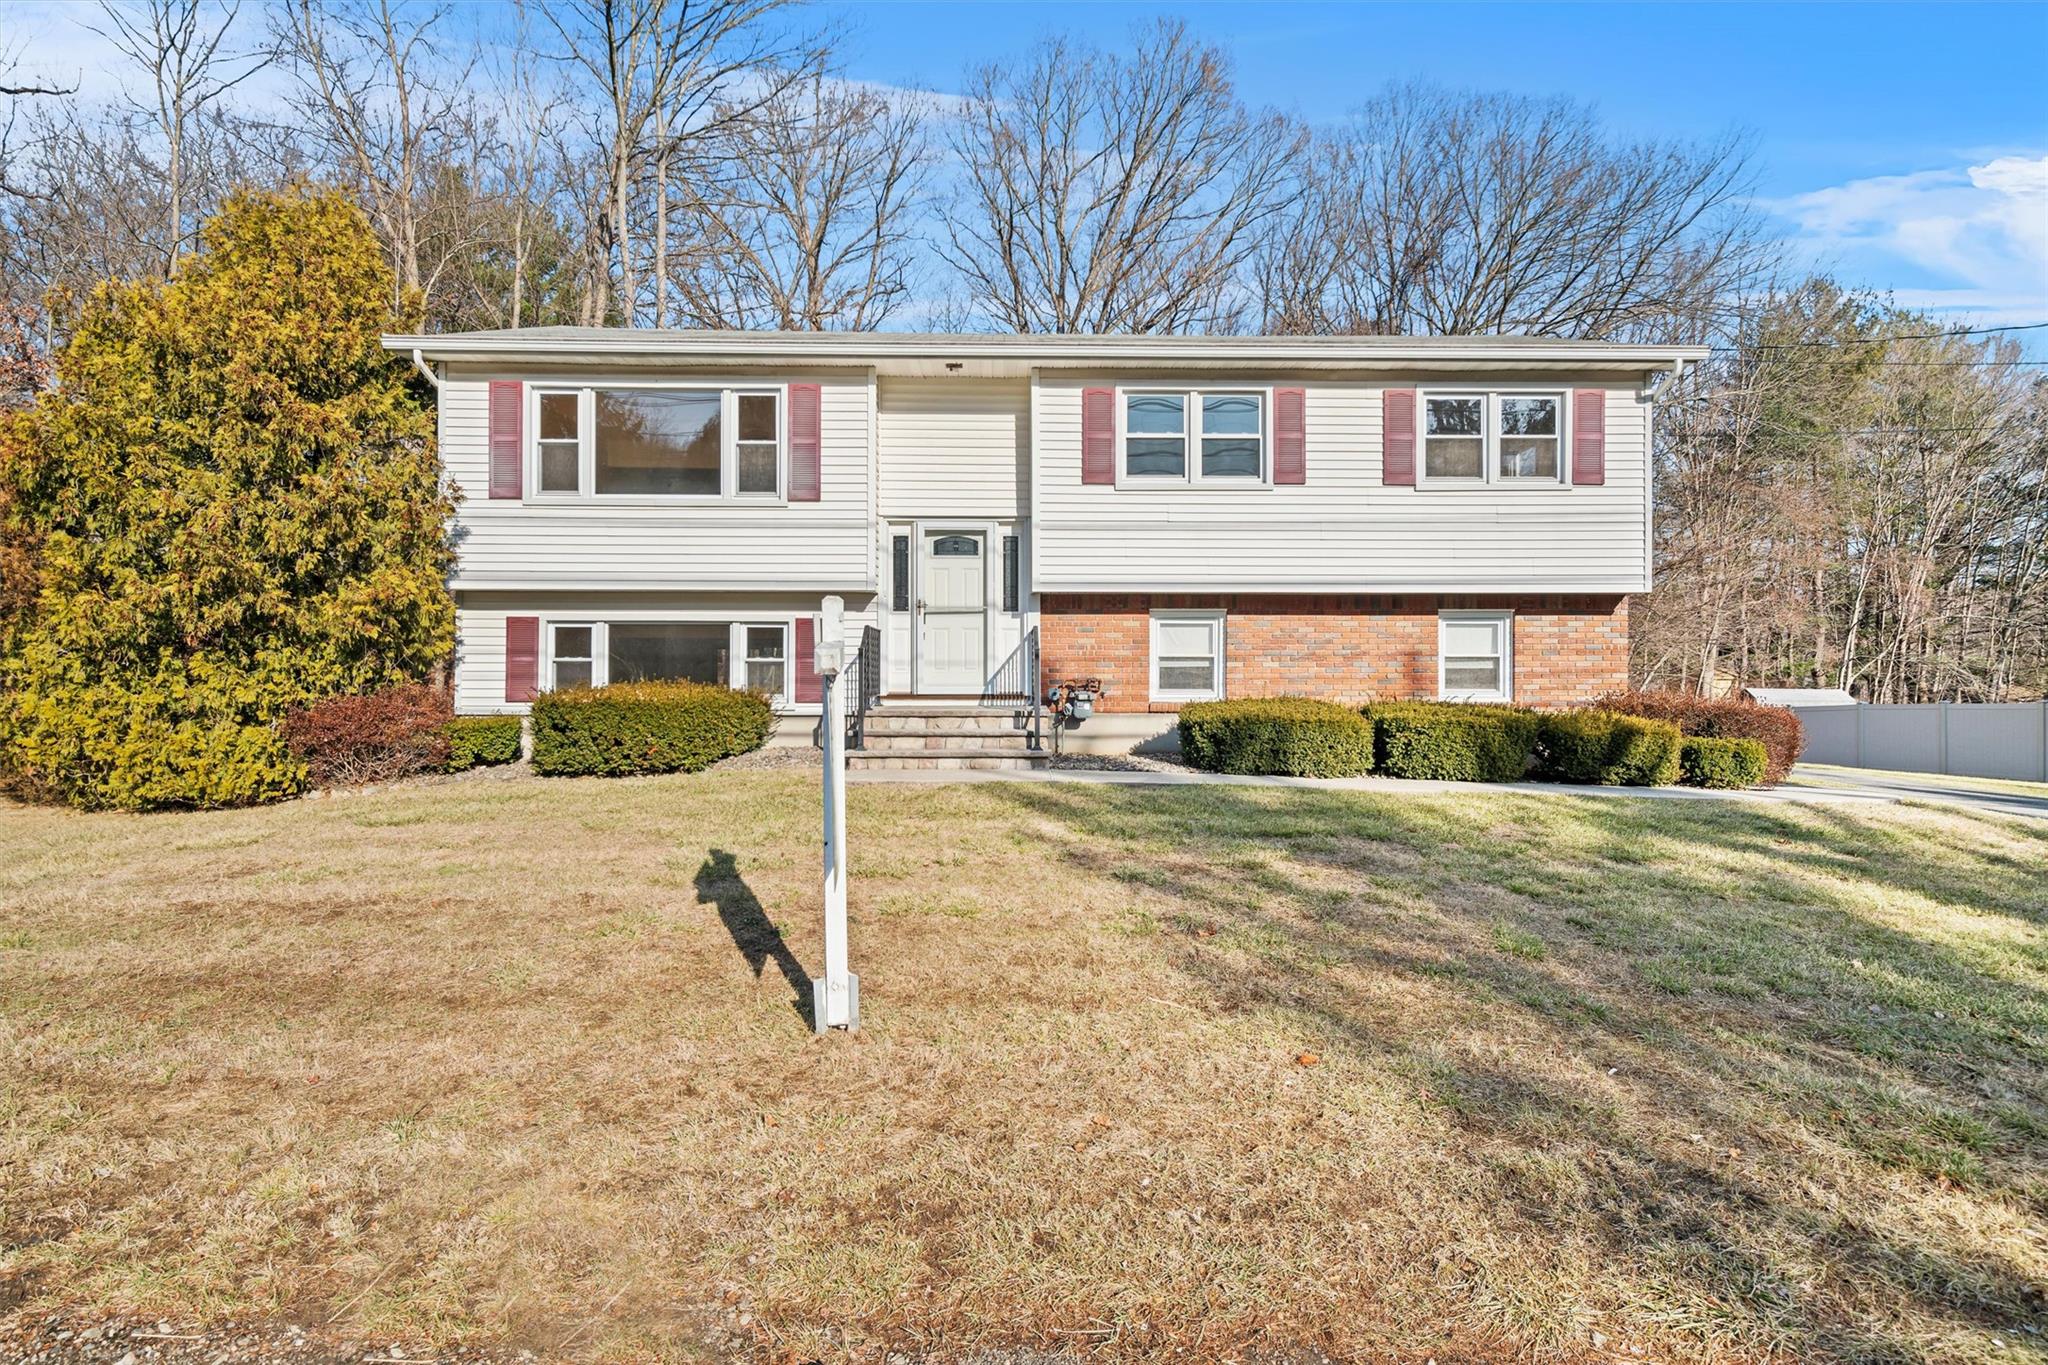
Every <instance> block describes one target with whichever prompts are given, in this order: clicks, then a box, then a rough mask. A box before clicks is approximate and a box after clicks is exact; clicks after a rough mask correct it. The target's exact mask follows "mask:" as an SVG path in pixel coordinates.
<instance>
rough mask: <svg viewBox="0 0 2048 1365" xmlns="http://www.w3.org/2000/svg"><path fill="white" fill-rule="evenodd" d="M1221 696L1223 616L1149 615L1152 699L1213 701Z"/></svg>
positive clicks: (1204, 613) (1210, 613)
mask: <svg viewBox="0 0 2048 1365" xmlns="http://www.w3.org/2000/svg"><path fill="white" fill-rule="evenodd" d="M1222 695H1223V613H1222V612H1220V611H1159V612H1154V613H1152V700H1154V701H1215V700H1217V699H1218V698H1220V697H1221V696H1222Z"/></svg>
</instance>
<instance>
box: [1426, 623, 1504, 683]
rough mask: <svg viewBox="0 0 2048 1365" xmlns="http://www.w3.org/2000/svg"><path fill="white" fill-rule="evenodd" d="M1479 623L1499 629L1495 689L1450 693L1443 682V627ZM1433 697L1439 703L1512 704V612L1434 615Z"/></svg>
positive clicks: (1444, 656) (1444, 658)
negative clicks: (1458, 622)
mask: <svg viewBox="0 0 2048 1365" xmlns="http://www.w3.org/2000/svg"><path fill="white" fill-rule="evenodd" d="M1452 621H1483V622H1487V623H1489V624H1497V625H1499V627H1500V679H1501V683H1502V686H1501V688H1500V689H1499V690H1497V691H1494V690H1480V691H1472V690H1469V689H1468V690H1465V691H1453V690H1451V689H1450V688H1449V687H1447V686H1446V685H1445V683H1444V662H1445V660H1446V658H1447V657H1448V656H1447V655H1446V654H1445V652H1444V625H1445V623H1447V622H1452ZM1436 695H1437V700H1439V701H1484V702H1513V701H1514V699H1515V614H1514V612H1512V611H1439V612H1438V613H1437V614H1436Z"/></svg>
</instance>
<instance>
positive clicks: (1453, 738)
mask: <svg viewBox="0 0 2048 1365" xmlns="http://www.w3.org/2000/svg"><path fill="white" fill-rule="evenodd" d="M1365 718H1366V719H1367V720H1369V721H1371V722H1372V727H1373V736H1374V749H1373V759H1374V763H1375V765H1376V766H1377V768H1378V769H1379V771H1380V773H1381V774H1382V775H1383V776H1386V777H1411V778H1420V779H1423V780H1425V781H1432V782H1518V781H1520V780H1521V779H1522V777H1523V776H1524V775H1525V774H1526V773H1527V771H1528V768H1529V755H1530V753H1531V751H1532V750H1534V748H1535V746H1536V713H1535V712H1533V711H1526V710H1523V709H1522V708H1521V707H1518V706H1486V705H1481V704H1479V703H1476V702H1445V701H1396V702H1375V703H1373V704H1372V705H1370V706H1368V707H1366V708H1365Z"/></svg>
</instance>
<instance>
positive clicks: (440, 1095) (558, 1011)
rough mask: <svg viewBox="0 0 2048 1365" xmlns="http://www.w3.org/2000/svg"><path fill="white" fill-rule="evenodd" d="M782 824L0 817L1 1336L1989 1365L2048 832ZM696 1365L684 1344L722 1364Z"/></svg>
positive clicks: (456, 815)
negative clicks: (832, 998)
mask: <svg viewBox="0 0 2048 1365" xmlns="http://www.w3.org/2000/svg"><path fill="white" fill-rule="evenodd" d="M851 806H852V826H853V831H854V839H855V847H854V854H853V871H854V882H853V931H854V952H855V966H856V969H857V970H858V971H860V972H861V974H862V984H863V994H864V1000H863V1006H864V1009H865V1013H866V1020H865V1023H866V1029H865V1031H864V1032H863V1033H861V1034H860V1035H858V1036H855V1037H844V1036H842V1037H834V1038H828V1039H822V1040H821V1039H817V1038H814V1037H813V1036H812V1034H811V1033H810V1031H809V1028H808V1026H807V1024H806V1022H805V1020H804V1018H803V1017H802V1014H801V1012H800V1008H799V1002H800V999H802V998H806V997H807V987H804V986H803V985H802V982H803V980H804V978H805V977H807V976H808V975H809V973H810V972H812V971H814V970H815V969H816V968H817V966H818V962H819V957H820V950H819V937H820V934H819V925H818V906H819V895H818V891H817V885H816V883H817V868H818V836H817V819H816V814H815V811H816V785H815V781H814V780H812V779H807V778H805V777H803V776H801V775H789V774H773V773H763V774H739V773H712V774H706V775H703V776H699V777H679V778H670V779H648V780H635V781H614V782H604V781H555V782H546V781H540V780H532V779H516V780H475V781H466V782H452V783H445V784H438V785H423V786H418V787H412V788H405V789H398V790H393V791H388V792H384V793H380V794H375V795H364V796H358V797H353V798H348V799H342V800H332V801H325V802H309V803H299V804H295V805H290V806H285V807H279V808H274V809H269V810H256V811H241V812H223V813H212V814H192V815H172V816H157V817H149V818H134V817H123V816H112V815H90V816H88V815H79V814H72V813H66V812H59V811H49V810H40V809H27V808H22V807H5V808H0V1049H4V1053H0V1055H4V1071H0V1312H5V1311H8V1310H11V1311H13V1312H14V1313H15V1314H17V1315H20V1314H27V1313H41V1312H46V1311H50V1310H52V1309H56V1308H75V1307H79V1306H95V1307H98V1308H103V1309H120V1310H124V1311H125V1310H129V1309H136V1310H141V1311H144V1312H148V1313H160V1314H163V1315H166V1316H171V1317H176V1318H179V1319H181V1320H198V1321H205V1320H212V1319H219V1318H224V1317H237V1316H238V1317H247V1316H249V1315H259V1316H265V1317H272V1318H277V1319H280V1320H283V1319H289V1320H294V1321H299V1322H305V1323H311V1324H315V1325H318V1324H322V1323H327V1322H330V1321H332V1322H334V1323H336V1324H337V1325H338V1326H339V1327H345V1328H347V1329H349V1330H355V1331H361V1332H363V1333H365V1334H370V1333H375V1334H379V1335H378V1336H377V1339H379V1340H392V1339H399V1338H403V1339H406V1340H416V1341H422V1342H427V1343H441V1344H444V1345H445V1344H448V1343H452V1342H456V1341H469V1342H479V1341H482V1342H500V1343H509V1344H511V1345H514V1346H525V1347H530V1348H532V1349H533V1350H535V1351H536V1352H537V1353H539V1354H540V1355H541V1356H543V1357H544V1358H548V1359H585V1358H589V1359H605V1360H613V1359H617V1360H697V1359H709V1358H717V1357H719V1356H721V1355H723V1354H726V1353H729V1352H731V1351H732V1350H733V1349H734V1347H733V1342H734V1341H735V1340H737V1339H741V1338H743V1339H744V1340H745V1341H747V1342H749V1343H751V1346H750V1349H751V1350H753V1351H755V1352H758V1354H759V1355H761V1356H763V1357H765V1358H772V1359H780V1358H784V1357H788V1358H793V1359H810V1358H823V1359H830V1360H838V1359H847V1358H856V1359H879V1357H880V1353H881V1349H882V1348H884V1347H894V1348H897V1349H900V1350H906V1351H912V1352H919V1353H924V1354H926V1355H929V1356H930V1357H931V1358H934V1359H939V1360H948V1359H954V1358H956V1357H964V1356H967V1355H969V1354H971V1353H973V1352H975V1351H977V1350H984V1349H986V1350H1014V1349H1019V1348H1032V1349H1036V1350H1041V1351H1055V1352H1062V1353H1071V1354H1073V1355H1074V1356H1077V1357H1088V1358H1098V1357H1100V1358H1113V1359H1149V1358H1156V1357H1161V1356H1166V1357H1172V1356H1175V1355H1179V1356H1180V1358H1184V1359H1202V1360H1211V1359H1228V1358H1230V1357H1231V1356H1232V1355H1233V1354H1235V1353H1241V1352H1242V1353H1252V1354H1261V1355H1264V1356H1266V1357H1267V1358H1279V1357H1286V1356H1287V1355H1288V1353H1290V1352H1293V1351H1296V1350H1300V1351H1303V1352H1307V1351H1311V1350H1320V1351H1327V1352H1329V1353H1330V1354H1332V1355H1334V1356H1338V1357H1340V1358H1355V1357H1365V1358H1374V1359H1377V1358H1383V1357H1385V1356H1388V1355H1393V1356H1399V1357H1402V1358H1413V1359H1418V1360H1419V1359H1421V1358H1423V1357H1424V1356H1428V1355H1434V1356H1435V1357H1436V1359H1437V1360H1438V1361H1440V1362H1449V1361H1454V1360H1491V1359H1499V1358H1503V1357H1519V1358H1529V1359H1539V1360H1572V1359H1581V1358H1598V1359H1608V1360H1611V1359H1615V1358H1622V1359H1642V1358H1654V1359H1664V1360H1668V1359H1688V1360H1716V1361H1721V1360H1727V1361H1735V1360H1765V1359H1784V1360H1794V1359H1798V1360H1815V1359H1841V1360H1918V1359H1930V1360H1986V1361H1990V1360H2014V1359H2039V1358H2040V1357H2041V1353H2042V1351H2043V1338H2042V1337H2041V1335H2040V1334H2039V1333H2040V1331H2041V1330H2042V1328H2043V1326H2044V1313H2048V1304H2044V1299H2043V1297H2042V1290H2041V1286H2042V1285H2043V1284H2044V1283H2048V1232H2044V1228H2048V939H2044V921H2048V873H2044V868H2048V824H2035V825H2032V826H2027V825H2023V824H2021V823H2019V822H2012V821H2000V820H1993V819H1985V818H1976V817H1972V816H1968V815H1964V814H1960V813H1952V812H1942V811H1935V810H1929V809H1909V808H1895V809H1885V808H1856V809H1846V808H1839V807H1769V808H1766V807H1757V806H1745V805H1736V804H1722V803H1685V804H1679V803H1655V804H1653V803H1647V802H1634V801H1625V800H1617V799H1589V798H1584V797H1574V796H1569V795H1562V794H1561V795H1556V796H1533V795H1532V796H1512V797H1503V796H1498V795H1464V796H1443V797H1409V796H1400V797H1395V796H1383V795H1378V794H1372V795H1361V794H1346V793H1336V792H1312V791H1300V790H1278V789H1263V788H1236V787H1210V788H1200V789H1195V788H1183V789H1170V790H1162V789H1124V788H1105V787H1095V786H1079V785H1050V784H1038V785H1026V784H1004V785H988V786H972V787H968V786H958V787H914V788H909V787H872V786H870V787H857V788H856V789H855V790H854V792H853V794H852V803H851ZM732 1333H738V1334H739V1337H738V1338H736V1337H734V1336H732V1335H730V1334H732Z"/></svg>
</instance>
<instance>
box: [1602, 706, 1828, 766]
mask: <svg viewBox="0 0 2048 1365" xmlns="http://www.w3.org/2000/svg"><path fill="white" fill-rule="evenodd" d="M1594 705H1595V706H1598V707H1599V708H1600V709H1601V710H1603V711H1619V712H1620V713H1621V714H1623V715H1625V716H1647V717H1649V718H1651V719H1652V720H1668V721H1670V722H1671V723H1672V724H1674V725H1676V726H1677V727H1678V728H1679V731H1680V732H1681V733H1683V734H1687V735H1697V736H1700V737H1703V738H1708V739H1753V740H1756V741H1758V742H1759V743H1761V744H1762V745H1763V746H1764V752H1765V754H1766V755H1767V760H1768V761H1767V762H1766V764H1765V768H1764V780H1765V781H1767V782H1783V781H1784V780H1785V774H1787V773H1789V772H1791V771H1792V765H1793V764H1794V763H1797V762H1798V761H1799V748H1800V745H1801V744H1802V743H1803V742H1804V740H1805V734H1804V731H1803V730H1802V728H1801V727H1800V724H1799V717H1798V715H1797V714H1796V713H1794V712H1792V711H1790V710H1788V709H1786V708H1785V707H1782V706H1762V705H1759V704H1758V703H1756V702H1753V701H1724V700H1717V699H1715V698H1712V697H1695V696H1692V695H1691V694H1689V693H1685V692H1617V693H1615V694H1614V695H1613V696H1609V697H1602V698H1601V699H1600V700H1599V701H1597V702H1595V703H1594Z"/></svg>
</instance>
